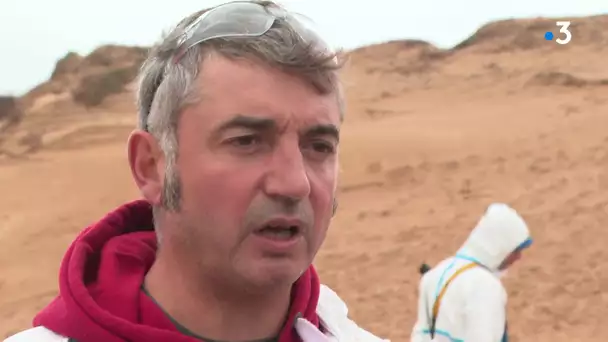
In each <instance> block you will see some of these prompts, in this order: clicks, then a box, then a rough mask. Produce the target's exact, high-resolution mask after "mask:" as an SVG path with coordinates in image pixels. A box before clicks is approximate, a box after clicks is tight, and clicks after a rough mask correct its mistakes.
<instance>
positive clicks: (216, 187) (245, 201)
mask: <svg viewBox="0 0 608 342" xmlns="http://www.w3.org/2000/svg"><path fill="white" fill-rule="evenodd" d="M201 159H205V158H201ZM209 160H210V159H209V158H206V161H207V162H206V163H205V162H204V161H203V160H201V161H200V163H197V165H198V166H197V165H192V164H191V165H188V166H187V167H185V168H184V169H182V170H183V171H184V172H182V174H183V176H182V188H183V198H182V204H183V206H184V208H188V209H189V210H188V211H189V212H191V213H194V214H195V215H197V214H202V213H205V215H207V216H210V217H212V218H213V221H215V224H220V225H224V226H234V225H238V224H239V223H240V222H242V221H241V220H242V219H243V216H244V214H245V212H246V211H247V208H248V207H249V205H250V203H251V199H252V195H253V193H254V191H253V189H254V185H255V179H254V177H253V175H252V174H251V173H244V172H242V169H240V168H228V167H222V166H221V165H214V164H213V163H209ZM202 224H204V222H203V223H202Z"/></svg>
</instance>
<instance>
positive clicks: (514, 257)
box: [498, 249, 523, 271]
mask: <svg viewBox="0 0 608 342" xmlns="http://www.w3.org/2000/svg"><path fill="white" fill-rule="evenodd" d="M522 252H523V251H522V250H519V249H518V250H516V251H514V252H512V253H511V254H509V256H507V258H506V259H505V260H504V261H503V262H502V264H501V265H500V267H499V268H498V269H499V270H501V271H506V270H507V269H508V268H509V267H511V265H513V264H514V263H516V262H517V261H518V260H519V259H521V257H522Z"/></svg>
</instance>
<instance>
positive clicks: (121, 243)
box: [34, 200, 320, 342]
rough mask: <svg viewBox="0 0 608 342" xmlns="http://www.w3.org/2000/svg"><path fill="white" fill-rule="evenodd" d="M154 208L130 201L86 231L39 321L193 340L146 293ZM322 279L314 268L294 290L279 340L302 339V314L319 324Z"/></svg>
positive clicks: (89, 334)
mask: <svg viewBox="0 0 608 342" xmlns="http://www.w3.org/2000/svg"><path fill="white" fill-rule="evenodd" d="M156 247H157V244H156V235H155V233H154V229H153V223H152V208H151V206H150V205H149V203H147V202H146V201H141V200H138V201H134V202H131V203H128V204H125V205H123V206H121V207H119V208H117V209H116V210H114V211H112V212H110V213H109V214H107V215H106V216H105V217H104V218H102V219H101V220H100V221H99V222H97V223H95V224H93V225H91V226H90V227H88V228H86V229H85V230H83V231H82V232H81V233H80V234H79V235H78V237H77V238H76V239H75V240H74V241H73V243H72V244H71V245H70V247H69V249H68V250H67V252H66V254H65V256H64V258H63V261H62V263H61V268H60V274H59V295H58V296H57V297H56V298H55V299H54V300H53V301H52V302H51V303H50V304H49V305H48V306H47V307H45V308H44V309H43V310H42V311H41V312H40V313H38V315H36V317H35V318H34V326H44V327H46V328H47V329H49V330H52V331H54V332H55V333H57V334H60V335H63V336H66V337H70V338H72V339H74V340H76V341H78V342H126V341H146V342H157V341H158V342H161V341H163V342H195V341H199V342H200V340H198V339H196V338H194V337H189V336H186V335H184V334H182V333H180V332H179V330H178V328H177V327H176V326H175V325H174V324H173V322H171V320H170V318H169V317H167V316H166V315H165V313H164V312H163V310H162V309H161V308H160V307H158V306H157V305H156V304H155V303H154V301H153V300H152V299H151V298H150V297H148V296H147V295H146V294H145V293H144V292H143V291H142V284H143V281H144V277H145V275H146V273H147V271H148V270H149V269H150V267H151V266H152V264H153V262H154V259H155V256H156ZM319 289H320V284H319V279H318V276H317V274H316V272H315V270H314V268H313V266H310V267H309V268H308V270H307V271H305V272H304V273H303V275H302V276H301V277H300V278H299V279H298V281H296V283H295V284H294V286H293V288H292V300H291V307H290V310H289V314H288V317H287V320H286V324H285V326H284V328H283V330H282V331H281V332H280V335H279V342H299V341H300V338H299V337H298V334H297V332H296V330H295V329H294V322H295V320H296V318H298V317H301V318H304V319H306V320H307V321H308V322H310V323H311V324H312V325H314V326H316V327H319V318H318V317H317V314H316V308H317V303H318V299H319Z"/></svg>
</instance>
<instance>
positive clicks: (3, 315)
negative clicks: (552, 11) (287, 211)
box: [0, 16, 608, 342]
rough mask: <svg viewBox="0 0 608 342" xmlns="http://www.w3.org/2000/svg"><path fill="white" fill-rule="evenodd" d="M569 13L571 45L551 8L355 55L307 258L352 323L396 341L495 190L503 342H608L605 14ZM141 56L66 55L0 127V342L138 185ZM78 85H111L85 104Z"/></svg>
mask: <svg viewBox="0 0 608 342" xmlns="http://www.w3.org/2000/svg"><path fill="white" fill-rule="evenodd" d="M570 20H572V22H573V25H572V31H573V39H572V42H571V43H570V44H569V45H566V46H561V45H558V44H555V43H554V42H547V41H545V40H544V39H543V33H544V32H545V31H547V30H550V29H554V21H555V20H554V19H552V20H548V19H535V20H507V21H502V22H497V23H492V24H490V25H487V26H485V27H483V28H481V29H480V30H479V31H478V32H477V33H476V34H475V35H473V36H472V37H471V38H470V39H468V40H466V41H464V42H463V43H461V44H459V45H458V46H456V47H455V48H454V49H450V50H441V49H438V48H436V47H433V46H432V45H430V44H427V43H425V42H420V41H399V42H389V43H384V44H378V45H374V46H369V47H365V48H361V49H358V50H355V51H353V52H352V53H351V56H350V62H349V64H348V66H347V68H346V70H345V71H344V79H345V84H346V87H347V92H348V114H347V115H348V116H347V122H346V125H345V128H344V138H343V145H342V146H343V147H342V148H343V150H342V169H343V170H342V175H341V177H342V178H341V184H340V210H339V214H338V216H337V217H336V219H335V221H334V223H333V226H332V228H331V230H330V233H329V236H328V240H327V242H326V244H325V246H324V248H323V250H322V252H321V253H320V256H319V257H318V260H317V266H318V268H319V270H320V273H321V277H322V279H323V280H324V282H326V283H328V284H329V285H331V286H333V287H334V288H335V289H336V290H337V291H338V292H339V293H341V294H342V295H343V296H344V298H345V299H346V300H347V301H348V302H349V303H350V305H351V307H352V309H351V310H352V316H353V317H354V318H356V319H357V320H358V321H360V322H361V324H362V325H363V326H365V327H366V328H369V329H371V330H373V331H374V332H376V333H377V334H380V335H383V336H387V337H389V338H391V339H392V340H393V341H407V340H408V337H409V332H410V329H411V326H412V324H413V320H414V315H415V310H416V291H417V282H418V275H417V268H418V266H419V264H420V263H421V262H422V261H427V262H430V263H434V262H437V261H439V260H440V259H442V258H443V257H445V256H447V255H449V254H451V253H453V252H455V250H456V249H457V248H458V246H459V245H460V243H461V242H462V241H463V239H464V237H465V236H466V235H467V233H468V231H469V229H470V228H471V227H472V226H473V225H474V224H475V221H476V220H477V218H478V216H479V215H480V214H481V213H482V211H483V210H484V208H485V207H486V206H487V205H488V204H489V203H490V202H492V201H505V202H508V203H510V204H511V205H513V206H514V207H515V208H517V209H519V210H520V211H521V212H522V214H523V215H524V216H525V218H526V219H527V220H528V221H529V223H530V227H531V229H532V231H533V234H534V237H535V239H536V241H537V243H536V245H535V246H534V248H532V249H531V250H530V252H529V254H527V255H526V257H525V259H524V261H523V262H521V263H520V264H518V265H517V266H516V267H515V268H514V269H513V271H512V272H511V273H510V276H509V277H508V278H507V287H508V291H509V295H510V303H509V314H510V326H511V329H512V331H513V335H514V336H513V340H514V341H552V342H559V341H577V340H581V341H582V340H599V337H608V326H606V324H601V323H602V321H603V320H604V317H605V316H607V315H608V264H607V263H606V262H605V261H606V260H608V250H607V249H606V248H605V247H604V246H605V244H606V243H608V232H607V228H606V226H607V225H608V191H607V190H608V129H606V128H607V127H608V115H606V114H607V113H608V81H607V80H608V68H607V67H606V65H605V61H606V59H607V58H608V48H606V44H605V43H606V42H607V41H608V33H606V32H608V16H596V17H589V18H571V19H570ZM555 31H556V30H555ZM141 51H142V50H141V49H137V48H124V47H116V46H114V47H103V48H100V49H99V50H98V51H96V52H95V53H94V54H93V55H92V57H91V56H87V57H80V56H76V55H74V54H69V55H67V56H66V58H64V59H62V61H60V62H59V63H58V67H57V70H56V72H55V73H54V75H53V77H52V79H51V80H49V82H47V83H45V84H42V85H41V86H39V87H37V88H36V89H34V90H33V91H32V92H30V93H29V94H27V95H25V96H24V97H23V98H22V99H20V100H19V105H20V108H23V113H22V114H21V115H20V119H19V120H17V121H15V122H16V123H13V124H11V125H10V126H8V128H7V129H5V130H4V131H3V132H2V133H0V189H2V193H3V196H1V197H0V208H1V209H0V246H1V248H0V269H1V270H2V271H1V274H2V278H0V322H2V324H0V337H2V336H4V335H7V334H9V333H11V332H14V331H16V330H19V329H22V328H24V327H27V326H28V324H29V323H30V319H31V317H32V315H33V314H34V313H35V312H36V311H37V310H38V309H40V308H41V307H42V306H44V305H45V304H46V303H47V302H48V301H49V300H50V299H51V298H52V297H53V296H54V295H55V291H56V289H57V280H56V279H57V269H58V266H59V261H60V258H61V256H62V254H63V252H64V250H65V248H66V247H67V245H68V244H69V243H70V241H71V240H72V239H73V237H74V236H75V234H76V233H77V232H78V231H79V229H81V228H82V227H84V226H85V225H86V224H88V223H90V222H92V221H93V220H95V219H97V218H98V217H99V216H100V215H102V214H104V213H105V212H107V211H108V210H110V209H112V208H113V207H114V206H116V205H119V204H120V203H121V202H123V201H126V200H130V199H132V198H134V197H136V196H138V193H137V191H136V188H135V186H134V185H133V183H132V181H131V179H130V176H129V172H128V170H127V165H126V159H125V158H126V153H125V145H124V142H125V139H126V137H127V135H128V133H129V131H130V130H131V129H132V127H133V126H134V124H135V114H134V107H133V97H132V94H131V93H129V91H128V89H129V88H130V87H131V86H132V84H130V83H129V82H130V78H129V77H130V76H132V73H133V68H136V67H137V65H138V64H139V63H140V62H141V56H142V54H141ZM117 70H119V71H117ZM109 74H110V75H113V76H112V77H118V80H116V79H115V78H112V77H108V75H109ZM117 75H118V76H117ZM90 87H93V88H94V89H93V90H95V89H97V90H98V89H100V88H99V87H101V88H104V87H105V88H104V89H106V88H108V87H110V88H111V89H109V90H108V91H104V92H103V96H102V98H101V99H91V98H87V96H88V95H87V96H85V95H83V94H90V93H96V94H101V93H100V92H99V91H91V89H88V88H90ZM95 87H97V88H95ZM85 88H86V89H85ZM106 90H107V89H106ZM78 94H80V95H78ZM0 117H1V116H0ZM109 184H111V185H112V186H108V185H109Z"/></svg>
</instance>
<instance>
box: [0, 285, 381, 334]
mask: <svg viewBox="0 0 608 342" xmlns="http://www.w3.org/2000/svg"><path fill="white" fill-rule="evenodd" d="M317 314H318V315H319V318H320V320H321V323H322V324H323V327H325V328H326V330H327V333H326V335H324V334H323V333H321V332H320V331H319V330H318V329H317V328H316V327H315V326H314V325H313V324H312V323H310V322H308V321H307V320H305V319H303V318H298V319H297V321H296V323H295V329H296V331H297V332H298V335H300V338H301V339H302V341H304V342H390V341H389V340H383V339H381V338H379V337H376V336H374V335H373V334H371V333H369V332H368V331H366V330H364V329H363V328H361V327H359V326H358V325H357V324H356V323H355V322H353V321H352V320H350V319H349V318H348V308H347V307H346V304H345V303H344V301H342V299H341V298H340V297H339V296H338V295H337V294H336V293H335V292H334V291H333V290H331V289H330V288H329V287H327V286H325V285H321V291H320V296H319V303H318V305H317ZM68 341H69V338H67V337H64V336H60V335H57V334H55V333H53V332H52V331H50V330H48V329H46V328H44V327H35V328H31V329H28V330H25V331H22V332H20V333H18V334H16V335H13V336H11V337H9V338H8V339H6V340H4V342H68ZM142 342H144V341H142Z"/></svg>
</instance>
